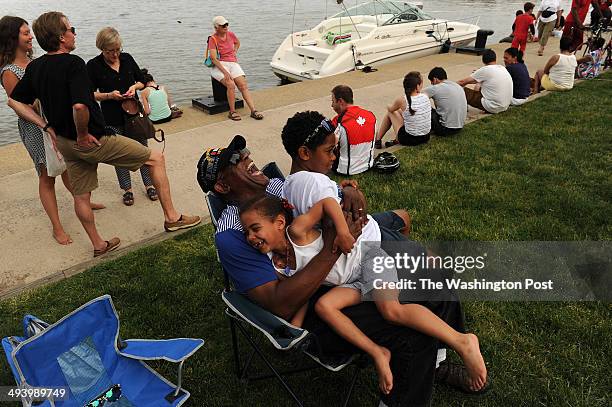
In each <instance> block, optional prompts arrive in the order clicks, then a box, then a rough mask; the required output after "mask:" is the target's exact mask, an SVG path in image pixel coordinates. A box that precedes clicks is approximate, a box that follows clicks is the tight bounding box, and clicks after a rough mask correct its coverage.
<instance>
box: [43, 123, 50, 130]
mask: <svg viewBox="0 0 612 407" xmlns="http://www.w3.org/2000/svg"><path fill="white" fill-rule="evenodd" d="M49 127H51V125H50V124H49V123H47V125H46V126H45V127H43V131H47V130H49Z"/></svg>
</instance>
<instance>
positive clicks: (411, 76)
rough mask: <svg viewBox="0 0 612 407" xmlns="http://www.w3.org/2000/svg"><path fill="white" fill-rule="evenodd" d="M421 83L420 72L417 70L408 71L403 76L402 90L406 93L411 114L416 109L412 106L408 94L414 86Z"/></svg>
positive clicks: (412, 90) (413, 89)
mask: <svg viewBox="0 0 612 407" xmlns="http://www.w3.org/2000/svg"><path fill="white" fill-rule="evenodd" d="M421 83H423V79H422V78H421V73H420V72H417V71H412V72H408V74H407V75H406V76H404V92H405V93H406V100H407V101H408V111H409V112H410V115H411V116H414V114H415V113H416V111H415V110H414V109H413V108H412V98H411V97H410V95H411V94H412V92H414V91H415V90H416V88H417V87H418V86H419V85H420V84H421Z"/></svg>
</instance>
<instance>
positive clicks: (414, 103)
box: [376, 71, 431, 148]
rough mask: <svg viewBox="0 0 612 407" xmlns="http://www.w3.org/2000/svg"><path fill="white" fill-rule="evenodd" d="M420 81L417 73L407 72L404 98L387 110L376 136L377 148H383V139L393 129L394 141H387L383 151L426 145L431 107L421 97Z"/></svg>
mask: <svg viewBox="0 0 612 407" xmlns="http://www.w3.org/2000/svg"><path fill="white" fill-rule="evenodd" d="M422 87H423V78H421V74H420V73H419V72H415V71H413V72H409V73H408V74H407V75H406V76H405V77H404V93H405V95H404V96H400V97H399V98H397V99H396V100H395V101H394V102H393V104H392V105H390V106H387V113H386V114H385V117H384V118H383V120H382V124H381V125H380V128H379V129H378V134H377V135H376V148H382V138H383V137H384V136H385V134H386V133H387V131H389V129H390V128H391V127H392V126H393V131H394V132H395V139H393V140H391V141H387V142H386V143H385V147H391V146H393V145H395V144H403V145H405V146H416V145H419V144H423V143H427V142H428V141H429V132H430V131H431V103H430V102H429V97H428V96H427V95H425V94H423V93H421V88H422Z"/></svg>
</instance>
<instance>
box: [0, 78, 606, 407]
mask: <svg viewBox="0 0 612 407" xmlns="http://www.w3.org/2000/svg"><path fill="white" fill-rule="evenodd" d="M611 79H612V75H610V74H608V75H606V76H605V77H604V79H603V80H593V81H590V82H587V83H583V84H580V85H579V86H577V87H576V88H575V89H574V90H573V91H571V92H568V93H562V94H561V93H558V94H553V95H549V96H546V97H543V98H540V99H538V100H536V101H534V102H532V103H529V104H527V105H525V106H522V107H519V108H513V109H511V110H510V111H509V112H506V113H503V114H500V115H496V116H494V117H487V118H485V119H483V120H480V121H478V122H475V123H472V124H470V125H468V126H466V128H465V130H464V131H463V132H462V134H461V135H459V136H457V137H454V138H451V139H440V138H433V140H432V141H431V142H430V143H429V144H427V145H425V146H420V147H417V148H405V149H403V150H401V151H399V152H398V156H399V158H400V160H401V162H402V166H401V169H400V170H399V171H398V172H396V173H395V174H393V175H379V174H374V173H372V174H366V175H363V176H360V177H357V179H358V180H359V182H360V184H361V186H362V188H363V189H364V190H365V191H366V195H367V197H368V200H369V205H370V211H371V212H373V211H378V210H383V209H389V208H407V209H408V210H409V211H410V213H411V214H412V216H413V237H414V238H415V239H417V240H517V241H520V240H609V239H610V237H611V236H612V233H611V229H610V222H609V218H610V214H611V213H612V205H611V204H610V200H611V199H610V198H611V195H612V194H611V179H610V168H612V166H611V164H612V159H611V158H612V156H611V151H612V148H611V147H612V145H611V144H612V143H611V141H610V140H611V136H610V135H611V133H610V122H611V121H612V120H611V119H612V116H611V114H610V102H611V101H612V86H611V85H610V80H611ZM255 158H256V157H255ZM260 164H263V163H260ZM194 166H195V163H194ZM212 233H213V229H212V227H211V226H210V225H206V226H203V227H200V228H197V229H195V230H193V231H190V232H188V233H185V234H183V235H180V236H178V237H176V238H174V239H171V240H167V241H165V242H163V243H160V244H156V245H153V246H150V247H146V248H143V249H141V250H138V251H136V252H133V253H130V254H128V255H126V256H124V257H122V258H119V259H117V260H113V261H109V262H107V263H104V264H102V265H100V266H97V267H94V268H93V269H91V270H88V271H86V272H84V273H82V274H80V275H77V276H75V277H72V278H70V279H68V280H64V281H61V282H59V283H55V284H52V285H49V286H46V287H43V288H40V289H37V290H34V291H29V292H26V293H24V294H22V295H20V296H18V297H15V298H13V299H10V300H6V301H3V302H0V316H1V317H0V336H2V337H4V336H7V335H15V334H19V333H20V332H21V326H20V321H21V319H22V317H23V315H24V314H26V313H32V314H35V315H37V316H39V317H41V318H43V319H45V320H47V321H50V322H54V321H56V320H57V319H59V318H60V317H62V316H63V315H65V314H67V313H68V312H70V311H72V310H73V309H74V308H76V307H78V306H80V305H81V304H83V303H85V302H87V301H89V300H91V299H92V298H95V297H97V296H99V295H102V294H106V293H108V294H110V295H112V297H113V300H114V302H115V306H116V308H117V310H118V312H119V314H120V318H121V322H122V326H121V336H122V337H123V338H132V337H133V338H168V337H202V338H204V339H205V340H206V344H205V345H204V347H203V348H202V349H201V350H200V351H199V352H198V353H197V354H196V355H195V356H194V357H192V358H191V359H190V360H189V361H188V362H187V364H186V371H185V375H184V376H185V381H184V384H185V387H186V388H187V389H188V390H190V391H191V393H192V399H191V402H190V403H188V404H189V405H192V406H229V405H245V406H246V405H273V406H276V405H290V402H289V400H288V399H287V398H286V397H285V394H284V392H283V391H282V390H281V389H280V388H279V385H278V383H277V382H276V381H273V380H270V381H267V382H254V383H250V384H249V385H244V384H242V383H240V382H239V381H238V380H237V379H236V378H235V376H234V375H233V368H232V358H231V343H230V341H229V338H230V333H229V328H228V323H227V319H226V318H225V316H224V313H223V310H224V307H223V304H222V301H221V299H220V291H221V288H222V276H221V272H220V269H219V266H218V264H217V260H216V255H215V250H214V246H213V239H212ZM464 306H465V311H466V318H467V326H468V329H469V330H470V331H473V332H474V333H476V334H478V335H479V337H480V343H481V347H482V351H483V354H484V357H485V360H486V361H487V365H488V368H489V370H490V372H491V374H492V376H493V378H494V388H493V390H492V391H491V392H490V393H489V394H487V395H486V396H484V397H480V398H475V397H468V396H464V395H462V394H460V393H457V392H454V391H452V390H450V389H448V388H443V387H440V388H438V389H436V392H435V396H434V400H433V405H434V406H449V405H452V406H476V405H478V406H540V405H541V406H610V405H612V397H611V395H610V394H611V389H612V379H611V372H612V365H611V362H610V361H611V360H612V357H611V355H612V346H611V344H612V316H611V312H612V307H611V305H610V304H609V303H608V304H603V303H595V302H590V303H511V302H505V303H500V302H471V303H466V304H464ZM274 352H275V351H273V350H272V349H270V350H269V353H271V354H273V353H274ZM296 359H297V360H298V361H299V360H301V359H302V358H301V357H299V356H297V357H295V358H294V359H292V360H291V361H289V362H288V363H287V364H289V365H291V364H293V363H295V362H296ZM155 366H156V367H159V368H160V369H161V370H162V372H164V373H165V374H166V375H167V377H168V378H170V379H172V380H174V379H175V378H174V369H173V366H169V365H167V364H155ZM348 380H349V375H348V374H347V373H346V372H345V373H339V374H332V373H329V372H326V371H323V370H315V371H311V372H309V373H306V374H303V375H296V376H293V377H292V378H291V379H290V384H291V385H292V386H293V387H294V388H295V389H296V390H297V392H298V394H299V395H300V396H303V397H304V398H305V399H306V401H307V403H308V405H326V406H327V405H336V404H339V403H340V400H341V398H342V393H343V391H344V390H345V388H346V386H348ZM12 383H13V379H12V377H11V375H10V372H9V369H8V365H7V364H6V362H5V361H3V362H0V385H10V384H12ZM376 383H377V382H376V379H375V373H374V370H373V369H372V368H371V367H370V368H368V369H366V370H365V371H363V372H362V373H361V374H360V376H359V379H358V382H357V389H356V392H355V396H354V397H353V399H352V402H351V405H359V406H372V405H374V404H375V402H376V400H377V391H376V389H377V385H376Z"/></svg>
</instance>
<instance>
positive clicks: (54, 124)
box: [9, 12, 200, 257]
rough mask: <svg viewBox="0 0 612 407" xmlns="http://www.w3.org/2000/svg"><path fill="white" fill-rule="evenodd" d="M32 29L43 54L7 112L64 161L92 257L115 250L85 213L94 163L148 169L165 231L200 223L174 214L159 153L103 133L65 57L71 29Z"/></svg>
mask: <svg viewBox="0 0 612 407" xmlns="http://www.w3.org/2000/svg"><path fill="white" fill-rule="evenodd" d="M33 29H34V34H35V35H36V40H37V41H38V43H39V45H40V46H41V47H42V48H43V49H44V50H45V51H47V53H46V54H45V55H43V56H41V57H39V58H37V59H35V60H34V61H32V62H31V63H30V64H29V65H28V67H27V69H26V73H25V75H24V77H23V79H22V80H21V81H20V82H19V83H18V84H17V86H16V87H15V89H14V90H13V93H12V94H11V97H10V98H9V106H10V107H11V108H13V110H15V112H17V114H18V115H19V116H20V117H22V118H24V119H26V120H28V121H30V122H32V123H34V124H36V125H37V126H39V127H40V128H42V129H43V130H45V131H47V132H49V134H50V135H51V137H52V138H53V139H54V141H55V144H56V146H57V148H58V150H59V151H60V152H61V153H62V155H63V156H64V159H65V160H66V166H67V169H68V175H69V176H70V180H71V182H72V186H73V189H74V190H73V195H74V207H75V211H76V214H77V216H78V218H79V220H80V221H81V224H82V225H83V228H84V229H85V232H86V233H87V235H88V236H89V239H90V240H91V242H92V244H93V247H94V257H97V256H100V255H102V254H105V253H108V252H109V251H111V250H114V249H116V248H117V247H118V246H119V244H120V240H119V238H117V237H114V238H112V239H110V240H108V241H107V240H104V239H103V238H102V237H101V236H100V235H99V234H98V231H97V229H96V224H95V219H94V214H93V211H92V210H91V206H90V199H91V191H93V190H94V189H96V188H97V187H98V174H97V169H98V164H99V163H105V164H109V165H113V166H116V167H121V168H127V169H129V170H131V171H136V170H137V169H139V168H140V167H141V166H142V165H145V164H146V165H148V166H150V169H151V178H152V179H153V184H154V185H155V188H156V189H157V192H158V195H159V201H160V202H161V206H162V209H163V211H164V218H165V222H164V228H165V230H166V231H168V232H172V231H176V230H179V229H185V228H189V227H192V226H195V225H197V224H198V223H200V217H199V216H188V215H181V214H180V213H179V212H177V211H176V210H175V209H174V205H173V203H172V197H171V195H170V184H169V182H168V177H167V175H166V164H165V160H164V156H163V154H162V153H161V152H159V151H152V150H150V149H149V148H148V147H145V146H143V145H141V144H140V143H138V142H137V141H134V140H132V139H129V138H127V137H123V136H116V135H112V134H108V133H107V130H106V128H105V125H104V118H103V116H102V112H101V110H100V106H99V105H98V104H97V103H96V101H95V99H94V96H93V92H92V88H91V84H90V81H89V77H88V74H87V68H86V65H85V62H84V61H83V60H82V59H81V58H79V57H78V56H76V55H71V54H70V52H71V51H73V50H74V49H75V48H76V46H75V37H76V29H75V28H74V27H72V26H71V25H70V23H69V21H68V19H67V18H66V16H65V15H63V14H62V13H59V12H49V13H45V14H42V15H41V16H40V17H38V18H37V19H36V20H35V21H34V24H33ZM132 96H133V95H132ZM35 99H39V100H40V102H41V105H42V109H43V112H44V113H45V116H46V120H45V119H44V118H43V117H41V116H40V115H38V114H37V113H36V111H35V110H34V109H33V108H32V106H31V104H32V103H33V102H34V100H35Z"/></svg>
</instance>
